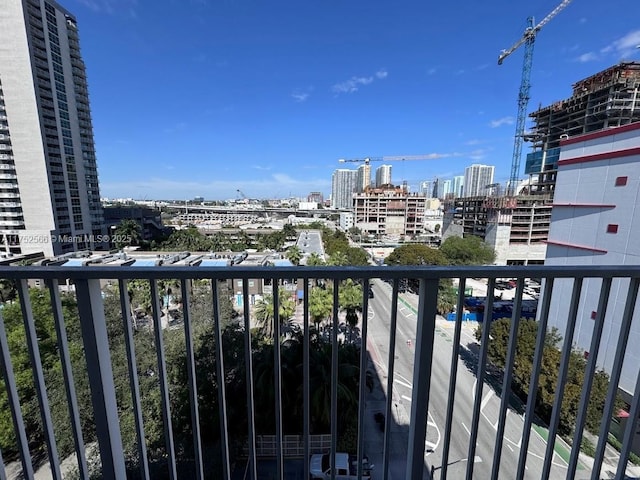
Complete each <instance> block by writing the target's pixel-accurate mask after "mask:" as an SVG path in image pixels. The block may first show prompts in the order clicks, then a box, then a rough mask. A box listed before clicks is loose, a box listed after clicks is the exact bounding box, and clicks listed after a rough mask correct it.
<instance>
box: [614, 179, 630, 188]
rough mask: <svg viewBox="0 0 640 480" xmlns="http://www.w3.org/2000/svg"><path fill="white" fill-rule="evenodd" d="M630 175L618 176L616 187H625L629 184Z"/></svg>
mask: <svg viewBox="0 0 640 480" xmlns="http://www.w3.org/2000/svg"><path fill="white" fill-rule="evenodd" d="M627 180H628V177H616V187H624V186H625V185H626V184H627Z"/></svg>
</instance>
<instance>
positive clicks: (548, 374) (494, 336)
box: [476, 318, 622, 435]
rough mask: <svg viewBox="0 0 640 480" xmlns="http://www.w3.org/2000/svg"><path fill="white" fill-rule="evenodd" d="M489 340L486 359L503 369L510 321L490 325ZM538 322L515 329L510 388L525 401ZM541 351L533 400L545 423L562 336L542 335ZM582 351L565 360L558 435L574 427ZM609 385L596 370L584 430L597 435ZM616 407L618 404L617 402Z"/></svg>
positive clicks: (583, 365)
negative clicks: (535, 395) (515, 342)
mask: <svg viewBox="0 0 640 480" xmlns="http://www.w3.org/2000/svg"><path fill="white" fill-rule="evenodd" d="M490 328H491V332H490V339H489V343H488V345H487V354H488V357H489V360H490V361H491V363H492V364H493V365H495V366H496V367H498V368H500V369H503V368H504V366H505V363H506V352H507V346H508V342H509V334H510V330H511V319H510V318H502V319H499V320H494V321H492V322H491V327H490ZM538 330H539V323H538V322H536V321H533V320H527V319H524V318H523V319H522V320H521V321H520V323H519V326H518V332H517V347H516V358H515V362H514V367H513V373H512V379H513V380H512V382H513V383H512V388H513V390H514V392H515V393H516V394H517V395H518V396H519V397H520V398H521V399H522V401H523V402H526V399H527V395H528V392H529V382H530V379H531V371H532V369H533V357H534V353H535V345H536V338H537V335H538ZM544 335H545V338H544V352H543V356H542V365H541V368H540V373H539V378H538V393H537V397H536V413H537V415H538V416H540V418H542V419H543V420H544V421H545V422H549V420H550V417H551V412H552V409H553V405H554V402H555V395H556V389H557V381H558V372H559V370H560V357H561V351H560V348H559V345H560V342H561V341H562V337H561V336H560V334H559V333H558V331H557V330H556V329H555V328H554V329H551V330H550V331H547V332H545V333H544ZM481 336H482V325H479V326H478V329H477V330H476V338H477V339H478V340H480V338H481ZM586 362H587V361H586V359H585V356H584V352H581V351H579V350H575V349H574V350H573V351H572V352H571V355H570V359H569V370H568V374H567V381H566V383H565V386H564V397H563V401H562V407H561V415H560V423H559V431H560V433H561V434H566V435H568V434H571V433H572V432H573V428H574V425H575V421H576V417H577V413H578V406H579V403H580V395H581V392H582V385H583V384H584V375H585V370H586ZM608 385H609V376H608V375H607V373H606V372H604V371H603V370H598V371H597V372H596V373H595V376H594V378H593V386H592V388H591V391H590V394H589V405H588V407H587V418H586V428H587V430H589V431H591V432H597V431H598V429H599V428H600V422H601V421H602V410H603V408H604V402H605V398H606V394H607V388H608ZM618 404H619V405H622V403H621V400H620V399H618Z"/></svg>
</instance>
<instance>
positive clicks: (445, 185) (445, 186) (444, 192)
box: [438, 180, 453, 198]
mask: <svg viewBox="0 0 640 480" xmlns="http://www.w3.org/2000/svg"><path fill="white" fill-rule="evenodd" d="M448 196H453V184H452V182H451V180H444V181H443V182H442V189H441V193H440V195H438V198H447V197H448Z"/></svg>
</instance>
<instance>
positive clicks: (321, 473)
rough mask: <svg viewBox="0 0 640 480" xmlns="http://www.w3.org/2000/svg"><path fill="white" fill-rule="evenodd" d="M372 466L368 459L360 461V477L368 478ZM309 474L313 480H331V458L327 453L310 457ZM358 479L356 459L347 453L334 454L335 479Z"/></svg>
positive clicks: (364, 458)
mask: <svg viewBox="0 0 640 480" xmlns="http://www.w3.org/2000/svg"><path fill="white" fill-rule="evenodd" d="M372 469H373V465H371V464H369V459H368V458H367V457H363V459H362V477H363V478H370V477H371V470H372ZM309 473H310V474H311V478H312V479H314V480H329V479H330V478H331V458H330V455H329V454H328V453H324V454H316V455H311V460H310V462H309ZM357 478H358V458H357V457H356V456H355V455H349V454H348V453H340V452H338V453H336V479H339V480H356V479H357Z"/></svg>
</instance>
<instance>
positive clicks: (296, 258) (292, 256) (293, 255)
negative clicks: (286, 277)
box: [287, 245, 302, 265]
mask: <svg viewBox="0 0 640 480" xmlns="http://www.w3.org/2000/svg"><path fill="white" fill-rule="evenodd" d="M287 258H288V259H289V261H290V262H291V263H293V264H294V265H300V260H301V259H302V252H301V251H300V249H299V248H298V247H297V246H295V245H294V246H293V247H289V249H288V250H287Z"/></svg>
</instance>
